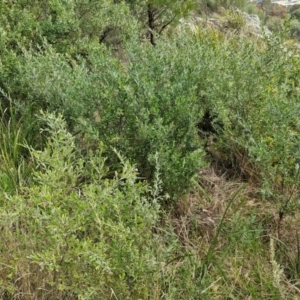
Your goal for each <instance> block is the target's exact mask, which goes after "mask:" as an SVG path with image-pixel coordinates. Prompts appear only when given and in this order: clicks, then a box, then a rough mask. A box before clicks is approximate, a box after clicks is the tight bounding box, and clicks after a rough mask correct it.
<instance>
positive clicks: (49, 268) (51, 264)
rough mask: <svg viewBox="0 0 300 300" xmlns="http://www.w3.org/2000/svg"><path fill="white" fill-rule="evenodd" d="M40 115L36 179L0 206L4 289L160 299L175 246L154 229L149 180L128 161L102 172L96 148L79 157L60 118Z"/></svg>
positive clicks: (46, 295) (24, 294)
mask: <svg viewBox="0 0 300 300" xmlns="http://www.w3.org/2000/svg"><path fill="white" fill-rule="evenodd" d="M42 118H43V120H44V121H46V122H47V124H46V127H45V126H44V130H45V131H46V132H48V134H49V139H48V142H47V145H46V147H45V149H44V150H43V151H37V150H34V149H31V150H30V151H31V154H32V158H33V163H34V165H35V170H36V171H35V172H34V179H33V182H32V184H31V185H30V186H28V187H23V188H22V189H21V191H20V193H19V194H18V195H14V196H7V197H6V201H5V202H4V203H3V206H2V208H1V210H0V214H1V217H0V219H1V221H0V222H1V232H0V235H1V240H2V241H3V242H4V241H5V242H4V243H2V244H1V251H0V253H1V254H0V260H1V266H0V268H1V275H0V278H1V288H0V292H1V295H4V293H6V295H8V297H11V298H13V297H15V296H16V295H18V297H19V298H22V299H25V298H31V299H33V298H39V299H53V298H56V299H62V298H70V297H74V298H80V299H95V298H99V299H100V298H101V299H105V298H107V297H108V296H109V295H111V294H114V295H115V296H116V297H118V298H122V299H125V298H126V297H130V298H131V299H138V298H151V299H156V298H158V296H157V295H156V293H157V290H156V288H154V287H155V286H157V285H158V284H160V283H159V280H160V272H161V271H162V268H163V265H164V263H163V261H165V260H166V259H168V256H169V255H171V256H172V255H173V254H172V252H173V246H174V247H177V246H176V242H175V243H174V242H173V244H174V245H173V246H172V244H169V246H168V247H169V248H168V247H166V248H165V247H164V243H165V242H167V239H166V240H165V241H161V240H160V238H159V236H158V235H156V234H154V233H153V232H152V228H153V227H154V226H155V224H156V223H157V220H158V214H159V206H158V203H157V199H156V198H155V197H153V198H152V201H148V199H146V198H145V195H146V194H148V189H147V186H146V185H145V184H142V183H138V182H137V174H136V172H135V171H134V167H133V166H132V165H130V164H129V163H128V162H126V161H123V162H122V170H121V173H119V174H117V173H116V174H115V176H114V178H112V179H105V177H106V176H107V172H108V170H107V168H106V167H105V158H104V157H103V156H102V153H101V148H99V150H98V151H96V152H95V153H94V154H92V153H90V154H89V155H88V157H86V158H85V159H83V158H80V157H78V152H77V151H76V148H75V143H74V138H73V137H72V135H71V134H70V133H68V132H67V131H66V129H65V126H66V124H65V123H64V121H63V120H62V118H61V117H60V116H59V117H55V116H54V115H44V116H42ZM87 170H88V175H89V176H88V179H87V177H86V175H87V174H86V171H87ZM154 194H155V193H154ZM8 212H9V213H8ZM169 234H170V235H171V236H172V233H171V232H170V233H169ZM174 241H175V240H174ZM168 249H169V250H170V251H171V252H170V251H169V250H168ZM174 251H175V248H174ZM157 289H158V290H159V287H158V286H157Z"/></svg>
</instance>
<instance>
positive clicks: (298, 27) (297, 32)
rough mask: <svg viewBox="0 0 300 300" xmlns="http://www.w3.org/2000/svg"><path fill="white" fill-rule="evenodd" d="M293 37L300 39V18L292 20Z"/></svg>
mask: <svg viewBox="0 0 300 300" xmlns="http://www.w3.org/2000/svg"><path fill="white" fill-rule="evenodd" d="M290 26H291V29H290V30H291V37H292V38H295V39H298V40H299V39H300V22H299V21H298V20H292V21H291V25H290Z"/></svg>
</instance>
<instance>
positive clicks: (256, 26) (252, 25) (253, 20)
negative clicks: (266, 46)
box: [243, 12, 271, 37]
mask: <svg viewBox="0 0 300 300" xmlns="http://www.w3.org/2000/svg"><path fill="white" fill-rule="evenodd" d="M243 16H244V18H245V21H246V27H247V30H248V32H249V33H251V34H253V35H256V36H259V37H261V36H262V35H263V34H265V35H267V36H268V35H270V34H271V31H270V30H269V29H268V28H267V27H266V26H263V27H262V26H261V23H260V19H259V17H258V16H257V15H253V14H247V13H245V12H243Z"/></svg>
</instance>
